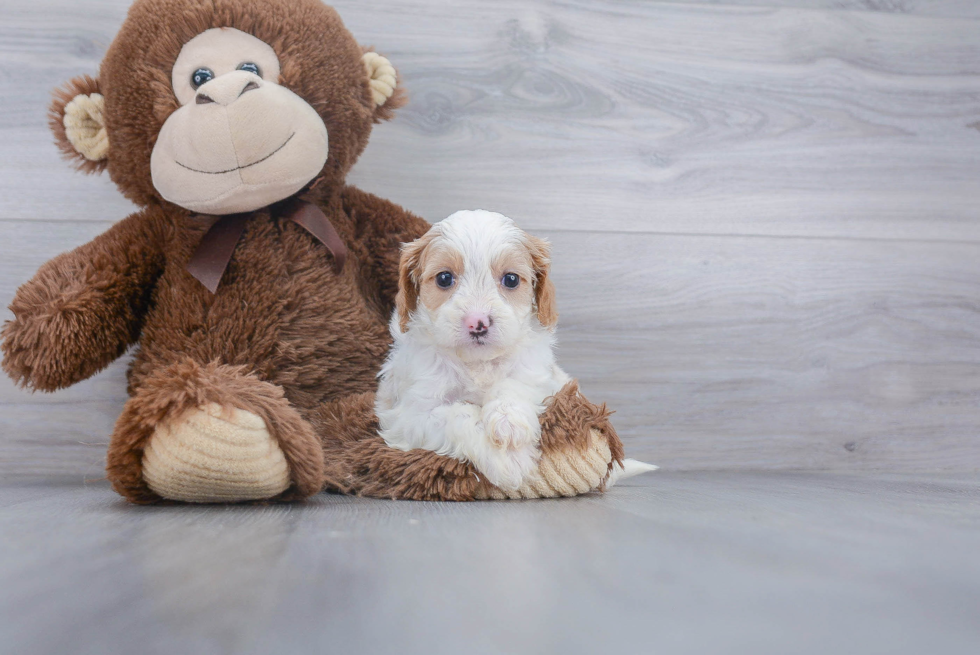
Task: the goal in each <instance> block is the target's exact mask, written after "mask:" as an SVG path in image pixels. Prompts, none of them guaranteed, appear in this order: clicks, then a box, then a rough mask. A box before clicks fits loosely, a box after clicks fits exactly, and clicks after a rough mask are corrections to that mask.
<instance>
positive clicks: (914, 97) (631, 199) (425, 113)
mask: <svg viewBox="0 0 980 655" xmlns="http://www.w3.org/2000/svg"><path fill="white" fill-rule="evenodd" d="M126 4H127V3H126V2H124V1H119V2H99V3H95V4H93V5H91V6H90V5H89V4H88V3H86V4H85V5H66V4H65V3H64V0H42V1H41V2H34V3H31V4H26V3H24V4H16V5H14V4H10V3H8V4H6V5H4V12H5V14H6V15H5V16H4V20H3V21H2V22H0V54H2V55H3V56H4V58H5V60H7V61H10V62H11V65H10V67H9V68H8V70H9V71H10V73H9V74H8V75H7V76H5V77H4V78H3V79H2V81H0V92H2V97H4V98H5V103H7V104H8V105H9V108H8V110H7V112H5V114H4V116H3V118H0V135H3V138H2V139H0V143H2V146H0V162H2V164H0V171H2V175H0V217H7V218H34V217H40V218H47V219H67V218H76V219H94V220H106V219H116V218H118V217H121V216H122V215H124V214H125V213H126V211H127V209H128V205H127V203H125V201H123V200H121V198H120V197H119V196H118V194H116V193H115V192H114V191H113V190H112V187H111V185H109V184H108V183H106V182H105V181H104V180H103V181H101V182H95V181H93V180H84V185H83V182H82V181H81V178H80V177H79V176H78V175H75V174H73V173H71V172H70V171H69V170H68V169H67V167H66V166H64V165H63V164H58V163H57V161H56V159H57V157H56V155H55V152H54V149H53V147H51V146H50V144H49V140H50V138H49V136H48V135H47V132H46V129H45V127H44V123H43V114H44V111H43V108H44V107H45V106H46V103H47V97H48V93H49V90H50V88H51V87H53V86H55V85H57V84H59V83H60V82H62V81H64V80H66V79H68V77H70V76H72V75H77V74H80V73H92V72H94V71H95V69H96V67H97V63H98V60H99V58H100V57H101V54H102V51H103V49H104V47H105V45H106V44H108V42H109V41H110V40H111V37H112V35H113V34H114V32H115V30H116V27H117V25H118V24H119V22H120V20H121V19H122V16H123V12H124V8H125V6H126ZM337 6H338V8H339V9H340V11H341V13H342V15H343V16H344V18H345V20H346V21H347V23H348V24H349V26H350V27H351V29H352V30H353V31H354V33H355V34H356V35H357V36H358V38H360V39H361V40H362V42H364V43H366V44H373V45H375V46H377V47H378V49H379V50H380V51H382V52H384V53H386V54H387V55H388V56H390V57H391V58H392V60H393V61H394V62H395V63H396V64H397V65H398V67H399V69H400V71H401V74H402V77H403V80H404V85H405V87H406V88H407V89H408V91H409V93H410V95H411V98H412V101H411V103H410V104H409V106H408V107H406V108H405V109H404V110H403V111H402V112H401V113H400V117H399V118H398V119H397V120H396V121H395V122H394V123H393V124H391V125H386V126H382V127H380V128H379V129H378V130H377V131H376V135H375V137H374V139H373V142H372V145H371V146H370V147H369V149H368V151H367V152H366V154H365V156H364V158H363V159H362V162H361V164H360V165H359V166H358V167H357V169H356V171H355V174H354V175H353V177H352V179H353V181H354V182H356V183H358V184H360V185H362V186H364V187H365V188H367V189H368V190H372V191H377V192H379V193H381V194H382V195H384V196H386V197H390V198H392V199H394V200H396V201H398V202H401V203H403V204H405V205H406V206H408V207H409V208H411V209H414V210H416V211H418V212H420V213H422V214H423V215H425V216H427V217H430V218H433V219H437V218H441V217H443V216H446V215H448V214H449V213H451V212H452V211H454V210H456V209H459V208H463V207H475V206H481V207H488V208H494V209H498V210H501V211H503V212H505V213H507V212H510V213H521V214H523V215H526V216H529V217H531V219H530V220H531V225H530V227H533V228H535V229H556V228H564V229H591V228H594V227H596V226H600V227H603V228H607V229H617V230H630V231H657V232H671V233H707V234H768V235H809V236H859V237H876V238H930V239H940V238H941V239H951V240H962V239H970V240H978V239H980V227H978V225H980V224H978V223H977V221H976V220H974V219H975V206H976V202H977V192H976V186H977V185H976V184H975V181H976V179H977V178H978V174H980V129H978V128H977V127H976V126H977V125H978V124H980V103H978V99H980V21H976V20H964V19H961V18H948V19H943V18H935V17H926V16H920V15H910V14H906V13H887V12H853V11H826V10H811V9H805V8H804V9H799V8H794V7H789V8H778V7H777V8H773V7H755V6H731V5H716V4H708V5H704V4H673V3H661V2H649V3H632V2H604V3H595V2H590V1H586V0H579V1H571V2H564V3H550V2H544V1H543V0H542V1H537V2H524V1H523V0H522V1H521V2H517V1H516V0H511V1H508V2H495V3H492V4H486V3H478V2H475V0H469V1H468V2H463V3H454V4H452V5H450V6H446V5H444V4H441V3H425V2H414V3H395V2H379V3H371V4H370V6H368V5H366V4H364V3H353V2H340V3H338V5H337ZM881 6H884V5H883V4H882V5H881ZM897 6H898V5H896V7H897ZM82 189H84V197H85V198H86V202H83V203H80V202H78V199H79V193H80V192H81V190H82Z"/></svg>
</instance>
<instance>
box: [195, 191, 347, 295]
mask: <svg viewBox="0 0 980 655" xmlns="http://www.w3.org/2000/svg"><path fill="white" fill-rule="evenodd" d="M283 210H284V211H283ZM271 211H272V212H273V213H274V214H276V215H279V216H282V217H284V218H288V219H290V220H291V221H293V222H295V223H296V224H297V225H299V226H301V227H303V228H304V229H305V230H306V231H307V232H309V233H310V234H312V235H313V236H314V237H315V238H316V240H317V241H319V242H320V243H322V244H323V245H324V246H326V248H327V250H329V251H330V254H331V255H333V266H334V270H335V271H336V272H337V273H340V271H341V270H343V268H344V262H345V261H347V246H345V245H344V241H343V239H341V238H340V235H339V234H337V230H336V229H335V228H334V226H333V223H331V222H330V219H329V218H327V216H326V214H324V213H323V212H322V211H321V210H320V208H319V207H317V206H316V205H314V204H313V203H311V202H306V201H304V200H297V201H293V202H291V203H289V204H287V205H284V207H283V209H278V208H273V209H272V210H271ZM280 212H282V213H280ZM254 215H255V214H254V212H252V213H248V214H229V215H227V216H218V217H216V218H217V220H216V221H215V222H214V224H212V225H211V227H210V228H209V229H208V231H207V232H205V234H204V236H203V237H202V238H201V242H200V243H199V244H198V245H197V250H195V251H194V254H193V255H192V256H191V259H190V261H188V262H187V271H188V272H189V273H190V274H191V275H193V276H194V277H195V278H197V280H198V281H199V282H200V283H201V284H203V285H204V286H205V287H207V288H208V290H209V291H210V292H211V293H214V292H215V291H217V290H218V284H220V283H221V277H222V276H223V275H224V274H225V269H227V268H228V262H230V261H231V256H232V254H234V252H235V248H236V247H237V246H238V241H239V240H240V239H241V238H242V232H244V231H245V223H246V222H247V221H248V219H249V218H251V217H252V216H254Z"/></svg>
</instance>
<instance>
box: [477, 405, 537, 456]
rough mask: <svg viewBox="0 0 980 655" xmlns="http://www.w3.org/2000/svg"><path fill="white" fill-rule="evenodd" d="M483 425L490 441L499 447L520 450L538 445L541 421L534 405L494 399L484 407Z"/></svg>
mask: <svg viewBox="0 0 980 655" xmlns="http://www.w3.org/2000/svg"><path fill="white" fill-rule="evenodd" d="M483 425H484V426H485V427H486V430H487V437H488V438H489V439H490V443H492V444H493V445H494V446H497V447H498V448H504V449H507V450H518V449H523V448H526V447H528V446H537V445H538V441H539V440H540V439H541V423H540V422H539V421H538V415H537V413H536V412H535V411H534V408H533V406H530V405H524V404H520V403H515V402H508V401H506V400H494V401H492V402H489V403H487V404H486V405H485V406H484V407H483Z"/></svg>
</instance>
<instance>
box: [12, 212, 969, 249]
mask: <svg viewBox="0 0 980 655" xmlns="http://www.w3.org/2000/svg"><path fill="white" fill-rule="evenodd" d="M119 220H122V219H119ZM117 222H118V221H111V220H105V219H97V220H91V221H87V220H77V219H69V220H61V219H56V218H0V224H2V223H54V224H65V225H75V226H82V225H99V224H105V225H106V226H110V227H111V226H112V225H114V224H116V223H117ZM529 229H530V231H532V232H540V233H547V234H616V235H620V236H650V237H680V238H709V239H780V240H785V241H790V240H796V241H854V242H877V243H923V244H947V245H972V246H976V245H980V239H972V238H963V239H953V238H946V239H943V238H936V239H930V238H922V237H871V236H824V235H817V234H763V233H759V232H746V233H744V234H740V233H738V232H672V231H669V230H617V229H590V228H583V229H569V228H547V227H542V228H535V227H531V228H529ZM79 245H81V244H79Z"/></svg>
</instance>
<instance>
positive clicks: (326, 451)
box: [308, 383, 623, 500]
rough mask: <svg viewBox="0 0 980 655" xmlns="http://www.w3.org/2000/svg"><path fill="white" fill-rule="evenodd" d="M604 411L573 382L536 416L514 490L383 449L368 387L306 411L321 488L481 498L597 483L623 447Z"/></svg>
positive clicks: (422, 453)
mask: <svg viewBox="0 0 980 655" xmlns="http://www.w3.org/2000/svg"><path fill="white" fill-rule="evenodd" d="M608 416H609V412H607V411H606V409H605V407H604V406H596V405H593V404H592V403H590V402H589V401H588V400H586V399H585V397H584V396H582V395H581V394H580V393H579V391H578V386H577V385H576V384H574V383H570V384H568V385H566V387H565V388H564V389H562V390H561V391H560V392H559V393H558V394H556V395H555V397H554V398H552V399H551V402H550V404H549V405H548V408H547V410H545V413H544V414H543V415H542V416H541V451H542V454H541V460H540V462H539V464H538V470H537V473H536V474H535V475H533V476H532V477H531V478H530V479H529V480H528V481H527V483H525V484H524V485H523V486H522V487H521V488H520V489H519V490H517V491H514V492H509V493H504V492H503V491H501V490H500V489H498V488H497V487H495V486H493V485H491V484H490V483H489V482H487V481H486V480H485V479H484V478H483V476H482V475H481V474H480V472H479V471H477V470H476V468H474V467H473V465H472V464H469V463H467V462H461V461H459V460H456V459H453V458H451V457H445V456H443V455H437V454H436V453H433V452H430V451H427V450H411V451H407V452H406V451H402V450H396V449H394V448H390V447H389V446H388V445H387V444H385V442H384V440H383V439H381V437H379V436H378V425H377V419H376V418H375V416H374V394H370V393H367V394H360V395H355V396H349V397H347V398H344V399H341V400H339V401H336V402H331V403H325V404H324V405H323V406H321V407H320V408H318V409H317V410H315V411H314V412H312V413H311V414H310V415H309V416H308V418H309V419H310V423H311V424H312V425H313V427H314V429H315V430H316V432H317V434H319V435H320V438H321V440H322V443H323V457H324V479H325V481H326V489H327V490H329V491H336V492H340V493H350V494H357V495H362V496H373V497H378V498H397V499H405V500H486V499H505V498H554V497H559V496H576V495H579V494H583V493H589V492H591V491H598V490H601V489H603V487H604V484H605V481H606V479H607V478H608V476H609V472H610V470H611V469H612V466H613V463H614V462H619V461H621V460H622V456H623V446H622V443H621V442H620V440H619V437H618V436H617V434H616V431H615V430H614V429H613V428H612V426H611V425H610V424H609V420H608Z"/></svg>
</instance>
